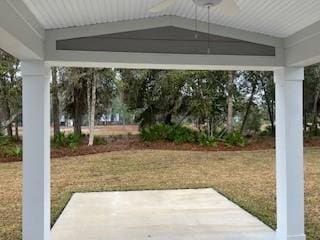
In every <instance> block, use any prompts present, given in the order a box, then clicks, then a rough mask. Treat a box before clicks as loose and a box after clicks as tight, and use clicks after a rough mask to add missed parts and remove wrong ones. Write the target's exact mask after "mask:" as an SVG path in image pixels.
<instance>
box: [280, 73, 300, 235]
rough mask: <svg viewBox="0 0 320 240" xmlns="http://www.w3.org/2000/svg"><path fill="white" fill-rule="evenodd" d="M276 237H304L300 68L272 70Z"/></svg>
mask: <svg viewBox="0 0 320 240" xmlns="http://www.w3.org/2000/svg"><path fill="white" fill-rule="evenodd" d="M274 75H275V84H276V162H277V163H276V171H277V173H276V176H277V225H278V229H277V240H305V239H306V237H305V233H304V171H303V165H304V164H303V114H302V113H303V80H304V69H303V68H281V69H278V70H276V71H275V73H274Z"/></svg>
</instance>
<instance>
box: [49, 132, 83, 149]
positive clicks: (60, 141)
mask: <svg viewBox="0 0 320 240" xmlns="http://www.w3.org/2000/svg"><path fill="white" fill-rule="evenodd" d="M53 142H54V145H55V146H56V147H69V148H76V147H77V146H78V145H79V144H80V142H81V136H80V135H78V134H74V133H70V134H68V135H66V134H65V133H63V132H61V133H59V134H58V135H57V136H56V137H55V138H54V140H53Z"/></svg>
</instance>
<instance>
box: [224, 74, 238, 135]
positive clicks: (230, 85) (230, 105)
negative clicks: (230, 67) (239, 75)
mask: <svg viewBox="0 0 320 240" xmlns="http://www.w3.org/2000/svg"><path fill="white" fill-rule="evenodd" d="M235 74H236V73H235V72H234V71H229V74H228V75H229V79H228V83H227V87H226V90H227V105H228V115H227V131H228V133H232V132H233V91H234V78H235Z"/></svg>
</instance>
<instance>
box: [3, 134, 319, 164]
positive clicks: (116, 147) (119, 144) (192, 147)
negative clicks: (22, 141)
mask: <svg viewBox="0 0 320 240" xmlns="http://www.w3.org/2000/svg"><path fill="white" fill-rule="evenodd" d="M305 146H306V147H319V146H320V138H307V139H306V140H305ZM274 148H275V143H274V138H271V137H264V138H258V139H251V140H250V141H249V143H248V144H247V145H246V146H243V147H240V146H226V145H225V144H223V143H219V144H218V145H217V146H214V147H206V146H200V145H196V144H189V143H188V144H175V143H172V142H152V143H147V142H143V141H141V140H140V138H139V136H134V135H132V136H125V137H120V138H117V139H114V140H113V141H111V142H109V143H108V144H105V145H95V146H92V147H89V146H87V145H85V144H83V145H81V146H79V147H77V148H75V149H71V148H52V149H51V157H52V158H62V157H67V156H81V155H89V154H97V153H105V152H112V151H124V150H143V149H155V150H180V151H255V150H267V149H274ZM17 161H21V158H19V157H7V156H1V153H0V162H17Z"/></svg>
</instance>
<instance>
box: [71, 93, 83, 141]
mask: <svg viewBox="0 0 320 240" xmlns="http://www.w3.org/2000/svg"><path fill="white" fill-rule="evenodd" d="M79 97H80V90H79V88H77V87H76V88H75V89H74V125H73V132H74V134H76V135H81V125H82V114H81V108H82V107H83V106H81V103H80V99H79Z"/></svg>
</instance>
